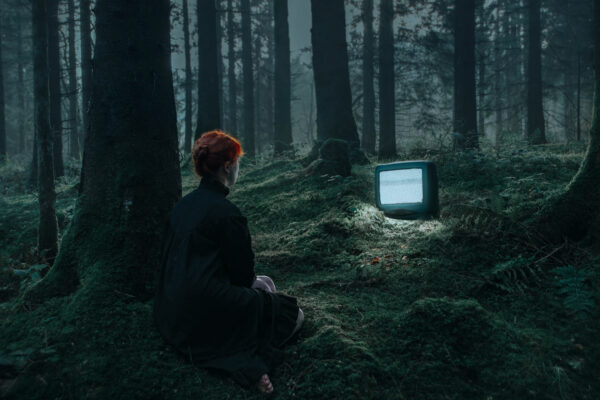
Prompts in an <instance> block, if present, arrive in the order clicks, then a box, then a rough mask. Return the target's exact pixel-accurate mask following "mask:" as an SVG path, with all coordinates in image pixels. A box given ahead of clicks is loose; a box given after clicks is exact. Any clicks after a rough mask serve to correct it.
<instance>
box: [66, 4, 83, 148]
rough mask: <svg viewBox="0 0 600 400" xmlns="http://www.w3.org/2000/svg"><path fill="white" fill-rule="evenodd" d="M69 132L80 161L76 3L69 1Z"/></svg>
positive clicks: (72, 146)
mask: <svg viewBox="0 0 600 400" xmlns="http://www.w3.org/2000/svg"><path fill="white" fill-rule="evenodd" d="M68 8H69V123H70V127H69V131H70V138H71V140H70V144H71V146H70V148H69V153H70V155H71V157H72V158H74V159H76V160H79V159H80V145H79V138H80V135H79V118H78V113H77V58H76V50H75V2H74V0H69V2H68Z"/></svg>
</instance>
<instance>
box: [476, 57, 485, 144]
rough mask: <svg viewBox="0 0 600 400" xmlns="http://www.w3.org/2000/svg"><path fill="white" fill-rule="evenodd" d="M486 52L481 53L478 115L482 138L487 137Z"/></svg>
mask: <svg viewBox="0 0 600 400" xmlns="http://www.w3.org/2000/svg"><path fill="white" fill-rule="evenodd" d="M485 61H486V60H485V51H484V50H481V52H480V53H479V68H478V69H479V86H478V89H479V90H478V91H479V100H478V102H479V111H478V113H477V118H478V124H479V127H478V131H479V135H480V136H481V137H485V111H486V110H485V79H486V76H485Z"/></svg>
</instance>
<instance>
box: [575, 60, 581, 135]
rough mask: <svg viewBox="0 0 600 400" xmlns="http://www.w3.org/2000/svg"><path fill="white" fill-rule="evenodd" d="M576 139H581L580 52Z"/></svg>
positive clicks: (578, 61)
mask: <svg viewBox="0 0 600 400" xmlns="http://www.w3.org/2000/svg"><path fill="white" fill-rule="evenodd" d="M576 118H577V141H580V140H581V53H578V54H577V117H576Z"/></svg>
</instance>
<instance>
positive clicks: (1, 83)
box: [0, 10, 7, 165]
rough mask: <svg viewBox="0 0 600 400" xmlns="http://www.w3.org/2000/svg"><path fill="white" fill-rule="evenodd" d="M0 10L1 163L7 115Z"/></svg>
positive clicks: (4, 154)
mask: <svg viewBox="0 0 600 400" xmlns="http://www.w3.org/2000/svg"><path fill="white" fill-rule="evenodd" d="M2 14H3V12H2V10H0V165H2V164H3V163H4V162H5V161H6V157H7V153H6V117H5V114H4V74H3V70H4V67H3V64H2V24H1V22H2V16H3V15H2Z"/></svg>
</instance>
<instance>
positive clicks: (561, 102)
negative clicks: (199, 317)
mask: <svg viewBox="0 0 600 400" xmlns="http://www.w3.org/2000/svg"><path fill="white" fill-rule="evenodd" d="M212 129H222V130H224V131H226V132H228V133H230V134H231V135H233V136H235V137H237V138H238V139H239V140H240V142H241V143H242V146H243V149H244V153H245V155H244V157H243V158H242V159H241V162H240V164H241V167H240V171H241V172H240V181H239V183H238V184H236V186H235V187H234V189H233V190H232V193H231V196H230V199H232V200H233V201H234V202H235V203H236V204H237V205H238V206H239V209H240V212H241V213H242V214H243V215H244V216H247V221H248V226H249V229H250V231H251V232H252V246H253V248H254V250H255V251H256V260H257V264H256V266H257V268H260V269H261V271H265V273H269V274H273V275H275V276H276V278H277V279H276V280H277V282H278V285H279V282H282V285H283V286H284V287H286V288H289V290H290V292H291V294H293V295H294V296H297V297H298V299H299V302H301V303H302V306H303V307H305V309H306V310H307V322H306V325H305V327H304V328H303V329H304V330H303V331H302V333H301V335H300V336H299V340H298V341H297V342H294V343H292V344H291V347H290V350H289V351H288V353H287V354H286V357H288V361H289V363H288V364H285V368H282V369H281V370H280V372H278V374H279V375H277V374H276V375H274V376H275V383H276V387H278V388H280V389H278V390H281V393H285V394H286V395H288V396H289V398H291V397H296V398H328V399H329V398H353V396H356V398H361V399H362V398H415V399H427V398H453V399H480V398H487V397H489V398H492V397H493V398H498V399H502V398H528V397H531V398H551V399H561V400H562V399H564V398H581V399H586V400H587V399H589V400H595V399H597V398H599V397H600V396H599V395H598V394H599V393H600V386H599V383H598V380H597V379H596V378H597V376H598V374H600V364H599V362H598V360H600V345H598V343H597V340H596V339H597V332H598V330H599V329H600V326H599V325H598V324H599V323H600V322H599V321H600V314H599V312H600V311H599V310H600V309H599V308H598V306H597V305H598V303H599V302H600V297H599V295H598V288H599V287H600V269H599V268H598V265H600V253H599V250H600V248H599V247H600V246H599V243H600V229H599V228H598V227H600V211H599V210H600V185H598V182H599V179H600V0H193V1H192V0H172V1H171V0H127V1H113V0H0V178H1V179H2V184H1V185H0V323H1V324H0V325H1V326H2V329H0V397H3V396H4V395H5V394H8V395H9V398H12V397H10V396H13V397H14V398H39V399H42V398H64V397H71V396H72V397H74V398H113V397H114V398H119V396H125V397H127V398H135V397H136V396H140V398H151V397H152V396H154V397H160V398H203V397H206V398H208V397H209V396H208V395H207V393H211V394H214V393H213V392H211V391H210V390H211V389H212V388H215V387H216V388H218V389H219V390H220V391H221V392H222V393H223V394H224V397H230V398H245V397H246V394H245V393H243V392H241V391H239V390H238V388H236V387H232V386H231V385H230V384H229V383H228V382H227V381H223V380H221V379H220V378H215V377H214V376H213V375H210V374H207V373H206V371H203V372H194V370H193V369H191V366H190V364H188V363H186V362H185V361H184V360H182V359H176V358H175V354H174V352H173V351H171V350H172V349H170V348H169V347H165V345H164V343H163V341H162V340H161V338H160V337H159V336H158V334H157V332H156V331H155V329H154V326H153V325H152V322H151V318H150V311H149V310H150V307H151V303H152V296H153V294H154V292H155V289H156V288H155V284H156V276H157V271H158V269H159V266H160V262H161V260H160V255H161V248H162V244H163V243H161V239H162V236H161V233H162V232H163V228H164V226H165V223H166V221H167V218H168V215H169V211H170V210H172V208H173V206H174V204H176V203H177V202H178V201H179V200H180V199H181V198H182V196H183V195H185V194H186V192H187V193H189V192H190V191H191V190H193V189H194V188H195V187H196V186H197V185H198V182H197V176H195V175H194V174H193V173H192V171H191V169H190V165H191V163H190V152H191V150H192V144H193V143H194V140H195V139H196V138H198V137H199V136H200V135H201V134H202V133H204V132H205V131H207V130H212ZM416 159H428V160H430V161H433V162H434V163H435V164H436V165H437V166H438V171H439V182H440V187H439V195H440V196H439V197H440V215H439V218H436V219H432V220H427V221H398V220H392V219H390V218H386V216H384V214H383V213H382V212H381V211H380V210H378V209H377V208H376V207H375V205H374V204H373V199H374V198H375V193H374V190H376V189H375V188H374V185H373V170H374V168H375V166H376V165H378V164H383V163H388V162H391V161H401V160H416ZM236 165H237V164H236ZM427 179H429V178H427ZM436 193H437V188H436ZM436 196H437V194H436ZM436 198H437V197H436ZM117 359H118V360H119V361H118V362H115V360H117ZM73 371H82V372H77V373H73ZM284 383H285V384H284ZM174 388H177V389H174ZM177 390H180V392H178V391H177ZM221 392H217V393H221ZM157 393H158V394H159V395H157ZM430 394H431V396H430V397H428V395H430ZM484 395H485V396H484ZM395 396H396V397H395ZM284 398H286V397H284Z"/></svg>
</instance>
